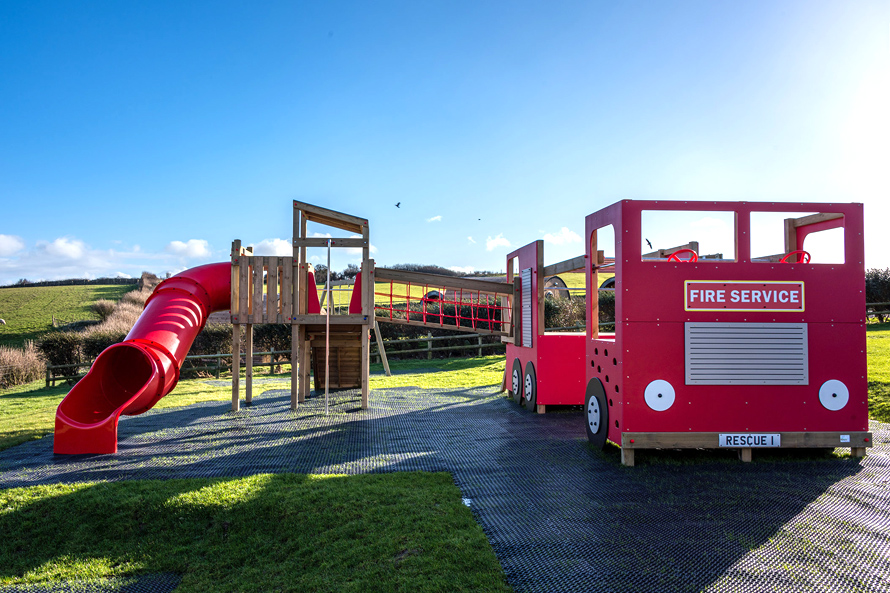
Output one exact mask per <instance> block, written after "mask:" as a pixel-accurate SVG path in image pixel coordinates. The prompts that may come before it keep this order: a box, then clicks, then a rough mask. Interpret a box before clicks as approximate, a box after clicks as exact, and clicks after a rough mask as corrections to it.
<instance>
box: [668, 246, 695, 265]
mask: <svg viewBox="0 0 890 593" xmlns="http://www.w3.org/2000/svg"><path fill="white" fill-rule="evenodd" d="M681 253H682V254H685V253H688V254H689V259H682V258H681V257H680V254H681ZM668 261H681V262H684V263H690V262H696V261H698V254H697V253H696V252H695V251H694V250H692V249H678V250H677V251H675V252H673V253H672V254H670V255H669V256H668Z"/></svg>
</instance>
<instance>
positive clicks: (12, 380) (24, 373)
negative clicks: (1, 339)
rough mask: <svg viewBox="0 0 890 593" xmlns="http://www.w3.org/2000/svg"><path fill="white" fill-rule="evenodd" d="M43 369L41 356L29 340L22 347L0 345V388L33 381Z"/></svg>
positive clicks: (41, 373)
mask: <svg viewBox="0 0 890 593" xmlns="http://www.w3.org/2000/svg"><path fill="white" fill-rule="evenodd" d="M44 369H45V364H44V362H43V357H42V356H41V355H40V352H39V351H38V350H37V348H36V347H35V346H34V342H32V341H31V340H28V341H27V342H25V346H24V348H10V347H7V346H0V389H6V388H8V387H13V386H15V385H22V384H23V383H30V382H31V381H35V380H37V379H39V378H40V377H42V376H43V373H44Z"/></svg>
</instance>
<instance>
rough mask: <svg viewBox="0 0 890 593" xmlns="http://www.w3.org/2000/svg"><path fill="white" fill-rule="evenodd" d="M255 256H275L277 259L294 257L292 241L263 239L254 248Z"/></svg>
mask: <svg viewBox="0 0 890 593" xmlns="http://www.w3.org/2000/svg"><path fill="white" fill-rule="evenodd" d="M253 253H254V254H255V255H274V256H277V257H290V256H291V255H293V247H291V244H290V241H287V240H285V239H263V240H262V241H260V242H259V243H257V244H256V245H255V246H254V248H253Z"/></svg>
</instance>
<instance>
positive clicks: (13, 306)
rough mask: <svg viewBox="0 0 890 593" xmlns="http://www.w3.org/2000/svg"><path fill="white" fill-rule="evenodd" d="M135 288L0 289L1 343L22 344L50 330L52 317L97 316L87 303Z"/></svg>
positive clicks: (66, 320)
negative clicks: (3, 323) (4, 323)
mask: <svg viewBox="0 0 890 593" xmlns="http://www.w3.org/2000/svg"><path fill="white" fill-rule="evenodd" d="M134 288H136V286H135V285H134V284H118V285H111V286H108V285H96V286H90V285H86V286H36V287H10V288H0V319H3V320H5V321H6V325H0V345H3V346H22V345H23V344H24V343H25V340H36V339H38V338H40V337H41V336H42V335H43V334H45V333H46V332H48V331H49V330H50V329H52V320H53V316H55V318H56V320H57V321H60V322H61V323H69V322H72V321H79V320H81V319H99V317H98V315H96V314H95V313H93V312H92V311H90V305H92V304H93V303H95V302H96V301H98V300H100V299H109V300H113V301H117V300H120V298H121V297H122V296H123V295H124V294H125V293H126V292H128V291H130V290H133V289H134Z"/></svg>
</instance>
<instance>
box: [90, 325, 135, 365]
mask: <svg viewBox="0 0 890 593" xmlns="http://www.w3.org/2000/svg"><path fill="white" fill-rule="evenodd" d="M126 337H127V332H124V331H114V330H105V331H93V332H90V333H88V334H84V335H83V346H82V352H83V355H84V357H86V359H87V360H92V359H94V358H96V357H97V356H99V355H100V354H102V351H103V350H105V349H106V348H108V347H109V346H113V345H114V344H117V343H119V342H123V341H124V340H125V339H126Z"/></svg>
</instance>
